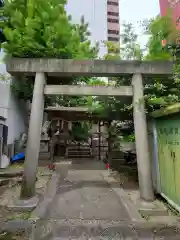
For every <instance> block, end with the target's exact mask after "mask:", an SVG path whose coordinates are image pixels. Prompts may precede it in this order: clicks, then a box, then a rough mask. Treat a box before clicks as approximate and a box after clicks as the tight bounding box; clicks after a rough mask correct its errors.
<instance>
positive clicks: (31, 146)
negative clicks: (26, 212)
mask: <svg viewBox="0 0 180 240" xmlns="http://www.w3.org/2000/svg"><path fill="white" fill-rule="evenodd" d="M172 69H173V65H172V62H161V61H156V62H148V61H147V62H145V61H144V62H143V61H109V60H62V59H25V58H24V59H23V58H11V59H9V60H8V62H7V71H8V72H9V73H10V74H11V75H14V76H15V75H20V74H23V75H28V76H29V75H31V76H35V84H34V92H33V100H32V108H31V116H30V123H29V135H28V143H27V151H26V158H25V169H24V188H23V189H22V191H21V198H22V199H23V198H26V199H32V198H33V197H34V196H35V181H36V169H37V165H38V155H39V147H40V133H41V126H42V120H43V112H44V96H45V95H69V96H73V95H77V96H78V95H79V96H88V95H90V96H126V97H133V116H134V127H135V137H136V151H137V164H138V176H139V188H140V197H141V198H142V199H143V200H145V201H153V200H154V192H153V186H152V177H151V162H150V157H149V150H148V138H147V136H148V134H147V124H146V113H145V107H144V101H142V99H143V77H151V78H152V77H153V76H157V75H158V76H162V77H163V75H171V74H172ZM125 75H126V76H132V85H131V86H121V87H118V88H115V87H112V86H101V87H97V86H96V87H92V86H84V85H78V86H77V85H57V84H56V85H52V83H53V82H54V81H55V82H56V83H57V82H58V83H59V81H58V78H60V77H65V78H67V77H75V76H98V77H100V76H102V77H111V76H119V77H120V76H125ZM55 79H56V80H55Z"/></svg>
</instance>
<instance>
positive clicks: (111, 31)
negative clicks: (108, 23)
mask: <svg viewBox="0 0 180 240" xmlns="http://www.w3.org/2000/svg"><path fill="white" fill-rule="evenodd" d="M108 34H116V35H119V31H118V30H108Z"/></svg>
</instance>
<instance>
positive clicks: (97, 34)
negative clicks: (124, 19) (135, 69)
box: [66, 0, 120, 57]
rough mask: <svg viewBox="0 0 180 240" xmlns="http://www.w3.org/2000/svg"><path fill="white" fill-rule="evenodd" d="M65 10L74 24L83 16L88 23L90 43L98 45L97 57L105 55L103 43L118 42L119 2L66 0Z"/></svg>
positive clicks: (108, 0)
mask: <svg viewBox="0 0 180 240" xmlns="http://www.w3.org/2000/svg"><path fill="white" fill-rule="evenodd" d="M66 10H67V13H68V14H70V15H71V16H72V20H73V21H74V22H76V23H79V22H80V19H81V17H82V16H84V18H85V21H86V22H88V23H89V31H90V32H91V36H90V37H89V38H90V40H91V42H92V43H93V44H95V43H96V42H99V44H100V51H99V57H103V56H104V55H105V54H106V53H107V49H106V47H105V45H104V42H105V41H113V42H119V31H120V25H119V0H68V2H67V6H66Z"/></svg>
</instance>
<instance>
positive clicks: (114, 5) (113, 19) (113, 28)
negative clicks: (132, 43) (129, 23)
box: [107, 0, 120, 43]
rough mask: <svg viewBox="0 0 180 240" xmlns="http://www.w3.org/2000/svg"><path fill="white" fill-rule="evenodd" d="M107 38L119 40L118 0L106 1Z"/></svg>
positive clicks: (113, 40)
mask: <svg viewBox="0 0 180 240" xmlns="http://www.w3.org/2000/svg"><path fill="white" fill-rule="evenodd" d="M107 31H108V32H107V33H108V35H107V39H108V41H112V42H116V43H118V42H119V32H120V23H119V0H108V1H107Z"/></svg>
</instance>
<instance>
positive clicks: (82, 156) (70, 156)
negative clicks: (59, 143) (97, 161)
mask: <svg viewBox="0 0 180 240" xmlns="http://www.w3.org/2000/svg"><path fill="white" fill-rule="evenodd" d="M67 157H68V158H85V159H86V158H92V156H91V155H88V156H85V155H76V156H75V155H68V156H67Z"/></svg>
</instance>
